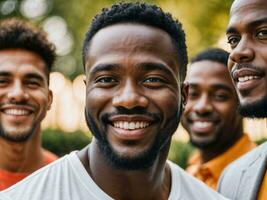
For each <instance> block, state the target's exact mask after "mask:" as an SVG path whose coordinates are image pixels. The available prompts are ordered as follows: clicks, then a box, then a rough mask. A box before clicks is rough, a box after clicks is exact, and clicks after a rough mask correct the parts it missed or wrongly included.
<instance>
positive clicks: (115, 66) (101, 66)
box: [90, 64, 119, 74]
mask: <svg viewBox="0 0 267 200" xmlns="http://www.w3.org/2000/svg"><path fill="white" fill-rule="evenodd" d="M118 68H119V65H118V64H99V65H97V66H95V67H94V68H93V69H92V71H91V72H90V74H95V73H97V72H101V71H112V70H117V69H118Z"/></svg>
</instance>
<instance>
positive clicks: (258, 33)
mask: <svg viewBox="0 0 267 200" xmlns="http://www.w3.org/2000/svg"><path fill="white" fill-rule="evenodd" d="M226 35H227V38H228V43H229V44H230V47H231V49H232V51H231V53H230V58H229V63H228V68H229V71H230V72H231V75H232V79H233V82H234V85H235V87H236V90H237V94H238V97H239V100H240V103H241V105H248V104H257V102H259V101H260V100H261V99H264V97H266V96H267V6H266V1H265V0H236V1H234V3H233V5H232V7H231V11H230V21H229V24H228V27H227V31H226ZM245 76H252V77H253V78H252V79H250V80H243V81H239V78H240V77H241V79H242V77H245Z"/></svg>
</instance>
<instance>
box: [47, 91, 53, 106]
mask: <svg viewBox="0 0 267 200" xmlns="http://www.w3.org/2000/svg"><path fill="white" fill-rule="evenodd" d="M52 102H53V92H52V91H51V90H49V91H48V104H47V110H50V108H51V105H52Z"/></svg>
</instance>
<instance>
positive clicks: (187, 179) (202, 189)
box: [168, 161, 226, 200]
mask: <svg viewBox="0 0 267 200" xmlns="http://www.w3.org/2000/svg"><path fill="white" fill-rule="evenodd" d="M168 164H169V165H170V167H171V173H172V188H171V194H172V193H173V190H175V191H176V192H175V193H176V194H177V195H180V196H179V197H180V198H181V199H191V200H197V199H199V197H202V198H203V199H210V200H224V199H226V198H225V197H223V196H221V195H220V194H218V193H217V192H216V191H214V190H212V189H211V188H209V187H208V186H206V185H205V184H204V183H202V182H201V181H199V180H197V179H196V178H194V177H193V176H191V175H190V174H188V173H186V172H185V171H184V170H183V169H181V168H180V167H179V166H178V165H176V164H174V163H172V162H170V161H168ZM169 199H172V198H169ZM173 199H179V198H173Z"/></svg>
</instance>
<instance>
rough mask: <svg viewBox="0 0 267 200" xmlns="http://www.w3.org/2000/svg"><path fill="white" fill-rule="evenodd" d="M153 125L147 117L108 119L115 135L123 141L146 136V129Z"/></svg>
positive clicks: (124, 116) (134, 116)
mask: <svg viewBox="0 0 267 200" xmlns="http://www.w3.org/2000/svg"><path fill="white" fill-rule="evenodd" d="M153 123H154V120H153V119H152V118H151V117H148V116H140V115H132V116H131V115H117V116H113V117H111V118H110V125H111V126H112V127H113V130H114V131H115V134H116V135H117V136H118V137H119V138H120V139H123V140H137V139H141V138H143V137H144V136H145V135H146V132H147V129H148V128H149V127H150V126H151V125H152V124H153Z"/></svg>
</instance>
